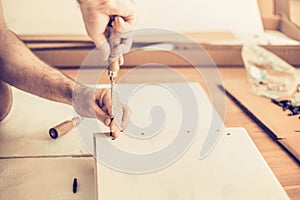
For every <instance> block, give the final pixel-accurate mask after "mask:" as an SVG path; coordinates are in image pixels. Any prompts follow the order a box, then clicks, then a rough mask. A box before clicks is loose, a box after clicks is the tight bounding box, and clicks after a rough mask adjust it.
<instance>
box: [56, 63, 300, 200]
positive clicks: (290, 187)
mask: <svg viewBox="0 0 300 200" xmlns="http://www.w3.org/2000/svg"><path fill="white" fill-rule="evenodd" d="M173 69H174V70H176V71H177V72H178V73H180V74H181V75H182V76H183V77H184V78H185V79H186V80H187V81H190V82H199V83H201V84H202V85H203V80H201V78H200V76H199V74H197V73H196V71H195V69H193V68H189V67H176V68H173ZM130 70H131V68H122V69H121V70H120V72H119V77H118V78H122V77H123V76H124V75H125V74H126V73H127V72H129V71H130ZM154 70H156V71H157V70H159V69H154V68H145V69H143V73H142V74H145V75H147V74H148V73H149V72H153V71H154ZM61 71H62V72H63V73H65V74H67V75H68V76H70V77H73V78H75V77H76V75H77V72H78V70H77V69H62V70H61ZM87 71H89V72H88V74H89V77H86V80H85V82H86V83H88V80H89V79H91V76H99V73H95V72H97V71H96V70H95V69H88V70H87ZM219 72H220V74H221V77H222V80H223V81H226V80H230V79H232V78H235V77H245V78H246V71H245V70H244V69H243V68H239V67H236V68H230V67H223V68H219ZM141 79H142V78H141V77H137V78H136V80H130V82H132V83H133V82H135V83H136V82H138V81H139V80H141ZM168 79H169V77H166V81H172V80H171V79H170V80H168ZM99 82H100V83H109V82H108V77H107V76H106V73H105V75H104V76H103V78H101V79H100V81H99ZM225 126H226V127H244V128H245V129H246V130H247V132H248V133H249V135H250V137H251V138H252V140H253V141H254V143H255V145H256V146H257V148H258V149H259V151H260V152H261V154H262V156H263V157H264V159H265V160H266V162H267V163H268V165H269V166H270V168H271V169H272V171H273V172H274V174H275V176H276V177H277V178H278V180H279V181H280V183H281V184H282V186H283V187H284V189H285V190H286V192H287V194H288V195H289V197H290V198H291V199H292V200H299V199H300V166H299V165H298V163H297V162H296V161H295V160H293V158H291V156H290V155H289V154H288V153H287V152H285V151H284V149H283V148H282V147H280V146H279V145H278V144H277V143H276V142H275V141H274V140H272V139H271V137H270V136H269V135H268V134H267V133H266V132H265V131H264V130H263V129H262V128H261V127H260V126H258V125H257V124H256V123H255V122H254V121H253V119H251V118H250V117H249V116H248V115H247V114H246V113H244V112H243V111H242V110H241V109H240V108H239V107H238V106H237V105H236V104H235V103H234V102H233V101H232V100H231V99H230V98H228V97H226V117H225Z"/></svg>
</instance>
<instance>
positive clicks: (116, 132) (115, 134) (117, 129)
mask: <svg viewBox="0 0 300 200" xmlns="http://www.w3.org/2000/svg"><path fill="white" fill-rule="evenodd" d="M109 129H110V132H111V133H112V137H113V138H117V137H118V136H119V135H120V127H119V126H118V125H117V123H116V121H115V120H113V121H112V122H111V124H110V126H109Z"/></svg>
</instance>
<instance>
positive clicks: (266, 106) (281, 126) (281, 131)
mask: <svg viewBox="0 0 300 200" xmlns="http://www.w3.org/2000/svg"><path fill="white" fill-rule="evenodd" d="M236 85H239V87H236ZM225 89H226V91H227V92H228V95H231V96H232V98H233V99H234V101H236V102H237V103H238V104H241V105H242V106H243V109H245V111H246V112H249V114H250V115H253V116H254V117H255V118H256V119H257V120H258V122H259V123H262V124H264V125H265V126H266V129H268V130H270V132H269V133H270V134H271V136H272V137H274V140H276V141H278V142H279V143H280V144H283V146H284V147H285V148H286V149H287V150H288V151H289V152H291V153H292V154H293V156H295V157H296V159H298V161H299V163H300V156H299V155H300V146H299V144H300V134H299V133H298V132H296V130H298V129H299V122H300V120H299V115H295V116H288V114H289V113H291V111H289V110H287V111H285V112H283V110H282V108H281V107H279V106H278V105H276V104H274V103H271V102H270V99H268V98H265V97H261V96H258V95H256V94H254V93H253V92H252V91H251V90H250V89H249V83H248V81H247V80H246V79H242V78H239V79H232V80H228V81H225ZM274 116H276V117H274Z"/></svg>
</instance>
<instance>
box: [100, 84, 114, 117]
mask: <svg viewBox="0 0 300 200" xmlns="http://www.w3.org/2000/svg"><path fill="white" fill-rule="evenodd" d="M101 92H102V95H101V102H102V105H103V106H105V107H106V111H107V114H108V115H111V114H112V102H111V90H110V89H108V88H105V89H102V91H101Z"/></svg>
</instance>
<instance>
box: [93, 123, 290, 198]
mask: <svg viewBox="0 0 300 200" xmlns="http://www.w3.org/2000/svg"><path fill="white" fill-rule="evenodd" d="M95 137H96V148H97V147H99V148H98V149H96V151H97V153H99V152H100V151H101V145H102V142H101V141H102V139H101V137H103V135H95ZM201 142H202V141H201V137H197V138H196V140H195V142H194V143H193V145H192V146H191V148H190V149H189V150H188V151H187V152H186V153H185V154H184V156H183V157H181V158H180V159H179V160H177V161H176V162H175V163H173V164H172V165H170V166H166V167H165V168H163V169H161V170H158V171H155V172H151V173H146V174H131V173H126V172H122V171H117V170H114V169H112V168H110V167H109V166H106V165H103V163H102V162H97V163H96V165H97V188H98V190H97V191H98V200H108V199H109V200H117V199H131V200H138V199H143V200H152V199H157V200H165V199H231V200H234V199H249V200H250V199H251V200H252V199H282V200H283V199H289V198H288V196H287V195H286V194H285V192H284V191H283V189H282V188H281V186H280V184H279V182H278V181H277V180H276V178H275V176H274V175H273V174H272V172H271V171H270V169H269V168H268V167H267V165H266V163H265V162H264V160H263V159H262V157H261V156H260V154H259V153H258V151H257V149H256V148H255V146H254V144H253V143H252V142H251V140H250V138H249V136H248V134H247V133H246V131H245V130H244V129H239V128H228V129H225V130H224V132H223V133H222V136H221V139H220V141H219V142H218V144H217V145H216V148H215V149H214V151H213V152H212V154H211V155H210V156H208V157H207V158H206V159H204V160H199V157H198V156H197V154H198V152H199V146H200V145H201ZM113 159H118V158H117V157H115V158H113ZM136 164H139V163H136ZM113 187H116V188H118V192H112V191H111V190H110V188H113Z"/></svg>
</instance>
